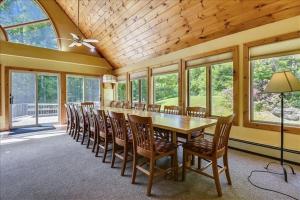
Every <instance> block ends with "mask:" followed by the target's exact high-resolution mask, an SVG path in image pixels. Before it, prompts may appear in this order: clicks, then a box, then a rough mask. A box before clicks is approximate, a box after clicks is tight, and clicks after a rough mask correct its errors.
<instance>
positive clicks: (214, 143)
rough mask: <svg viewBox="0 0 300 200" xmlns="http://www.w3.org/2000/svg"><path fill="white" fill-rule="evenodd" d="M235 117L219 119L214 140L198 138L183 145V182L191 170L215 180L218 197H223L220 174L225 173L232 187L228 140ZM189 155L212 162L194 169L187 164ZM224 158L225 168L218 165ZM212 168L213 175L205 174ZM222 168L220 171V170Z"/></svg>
mask: <svg viewBox="0 0 300 200" xmlns="http://www.w3.org/2000/svg"><path fill="white" fill-rule="evenodd" d="M233 118H234V115H231V116H228V117H219V118H218V122H217V125H216V129H215V134H214V137H213V139H212V140H207V139H204V138H196V139H194V140H191V141H188V142H187V143H185V144H183V145H182V146H183V167H182V180H184V179H185V173H186V169H190V170H192V171H194V172H197V173H199V174H202V175H205V176H207V177H209V178H212V179H214V180H215V185H216V188H217V192H218V196H222V190H221V185H220V178H219V174H220V173H222V172H224V171H225V174H226V178H227V182H228V184H229V185H231V179H230V174H229V167H228V139H229V134H230V130H231V127H232V121H233ZM189 155H194V156H198V158H200V159H205V160H208V161H210V162H209V163H208V164H207V165H206V166H205V167H203V168H200V169H194V168H193V167H189V166H188V165H187V163H186V158H187V156H189ZM221 157H222V158H223V166H220V165H218V159H219V158H221ZM209 166H212V171H213V175H210V174H208V173H206V172H204V170H205V169H207V167H209ZM219 168H220V169H219Z"/></svg>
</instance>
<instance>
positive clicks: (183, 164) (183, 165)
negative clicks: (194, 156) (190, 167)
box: [181, 149, 186, 181]
mask: <svg viewBox="0 0 300 200" xmlns="http://www.w3.org/2000/svg"><path fill="white" fill-rule="evenodd" d="M185 162H186V151H185V150H184V149H183V156H182V177H181V178H182V181H184V180H185V173H186V169H185V165H186V163H185Z"/></svg>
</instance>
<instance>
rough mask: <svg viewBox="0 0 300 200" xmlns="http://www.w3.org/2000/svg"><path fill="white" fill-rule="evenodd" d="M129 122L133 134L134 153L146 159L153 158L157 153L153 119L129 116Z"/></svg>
mask: <svg viewBox="0 0 300 200" xmlns="http://www.w3.org/2000/svg"><path fill="white" fill-rule="evenodd" d="M128 121H129V124H130V128H131V131H132V134H133V146H134V151H135V152H137V153H138V154H141V155H143V156H146V157H150V156H152V155H153V153H154V151H155V149H154V133H153V125H152V118H151V117H141V116H137V115H128Z"/></svg>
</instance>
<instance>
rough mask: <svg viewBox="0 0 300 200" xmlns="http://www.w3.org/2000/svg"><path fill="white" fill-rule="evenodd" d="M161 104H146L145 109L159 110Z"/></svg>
mask: <svg viewBox="0 0 300 200" xmlns="http://www.w3.org/2000/svg"><path fill="white" fill-rule="evenodd" d="M160 108H161V105H159V104H148V106H147V111H150V112H160Z"/></svg>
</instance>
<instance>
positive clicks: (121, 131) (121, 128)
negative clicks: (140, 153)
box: [108, 112, 128, 143]
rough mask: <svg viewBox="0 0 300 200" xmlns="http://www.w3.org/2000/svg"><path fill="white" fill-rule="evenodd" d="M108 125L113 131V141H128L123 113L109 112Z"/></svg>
mask: <svg viewBox="0 0 300 200" xmlns="http://www.w3.org/2000/svg"><path fill="white" fill-rule="evenodd" d="M108 115H109V118H110V123H111V126H112V130H113V138H114V140H115V141H117V143H118V140H122V141H124V142H127V141H128V134H127V131H128V129H127V125H126V120H125V115H124V113H117V112H109V113H108Z"/></svg>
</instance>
